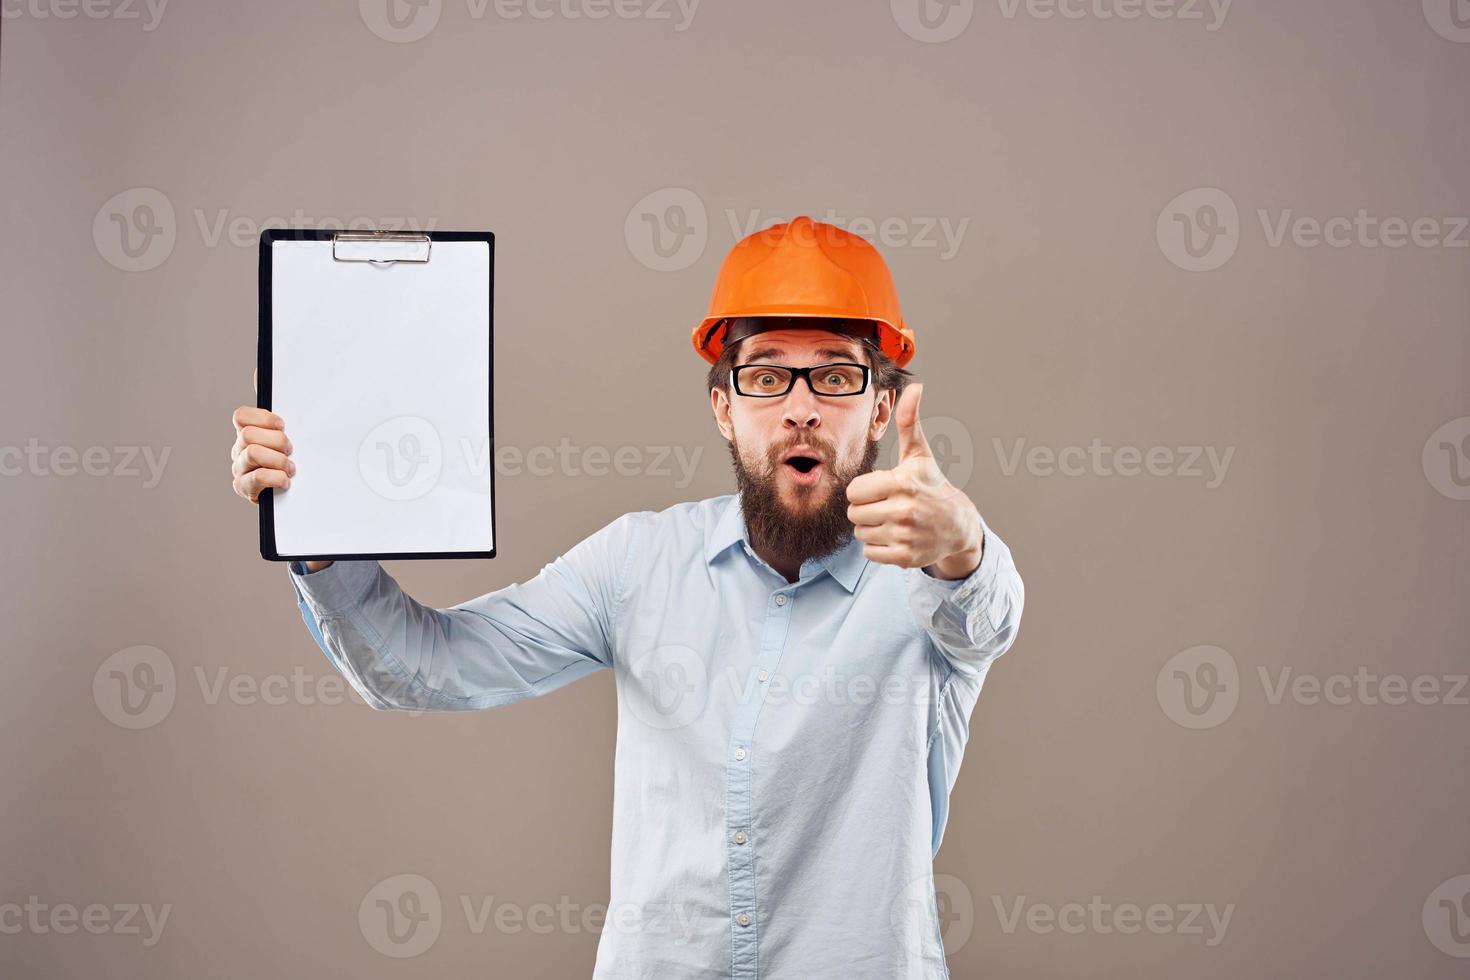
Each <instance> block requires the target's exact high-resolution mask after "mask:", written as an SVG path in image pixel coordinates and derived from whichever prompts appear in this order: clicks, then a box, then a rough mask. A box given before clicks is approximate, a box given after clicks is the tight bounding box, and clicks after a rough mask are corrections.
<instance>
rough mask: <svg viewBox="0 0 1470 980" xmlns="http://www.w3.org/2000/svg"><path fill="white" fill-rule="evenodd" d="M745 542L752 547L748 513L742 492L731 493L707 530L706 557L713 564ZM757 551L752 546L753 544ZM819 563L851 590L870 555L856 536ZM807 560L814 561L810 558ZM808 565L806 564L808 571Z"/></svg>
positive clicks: (854, 587) (817, 560)
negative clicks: (748, 528)
mask: <svg viewBox="0 0 1470 980" xmlns="http://www.w3.org/2000/svg"><path fill="white" fill-rule="evenodd" d="M742 542H743V543H744V545H745V546H746V547H747V548H750V536H749V533H748V532H747V530H746V527H745V514H744V512H743V511H742V510H741V507H740V494H738V493H736V494H732V495H731V496H730V498H729V500H728V502H727V503H726V504H725V506H724V510H723V512H722V513H721V514H720V516H719V519H718V520H717V521H716V522H715V524H714V526H713V527H711V528H709V529H708V530H707V531H705V541H704V559H705V561H706V562H707V563H709V564H713V563H714V561H715V559H716V558H718V557H720V555H722V554H724V553H725V552H726V551H727V550H729V549H730V548H731V547H733V546H734V545H735V544H737V543H742ZM750 550H751V552H752V553H754V550H755V549H753V548H750ZM816 563H817V564H818V565H820V566H821V567H822V568H825V569H826V570H827V574H829V575H831V576H832V577H833V578H834V579H836V580H837V582H838V584H840V585H841V586H842V587H843V588H844V589H846V590H847V591H848V592H852V591H853V590H855V589H856V588H857V584H858V579H860V578H862V575H863V569H865V568H867V567H868V559H867V556H866V555H864V554H863V543H862V542H861V541H859V540H858V539H857V538H849V539H848V541H847V543H846V544H844V545H843V546H842V547H841V548H839V549H837V550H836V551H835V552H833V553H832V554H830V555H827V556H826V557H825V558H818V559H816ZM808 564H811V563H810V562H808ZM805 568H806V566H803V570H804V571H805Z"/></svg>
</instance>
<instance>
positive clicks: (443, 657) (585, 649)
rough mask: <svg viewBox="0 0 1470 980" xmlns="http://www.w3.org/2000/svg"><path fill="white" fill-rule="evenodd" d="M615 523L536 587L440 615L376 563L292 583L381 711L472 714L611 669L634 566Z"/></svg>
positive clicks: (514, 588)
mask: <svg viewBox="0 0 1470 980" xmlns="http://www.w3.org/2000/svg"><path fill="white" fill-rule="evenodd" d="M627 529H628V523H627V522H626V521H621V520H620V521H618V522H614V524H612V525H609V526H608V527H606V528H604V529H603V530H602V531H601V532H599V533H598V534H596V535H594V536H593V537H591V538H589V539H587V540H585V541H583V542H582V543H580V544H579V545H577V547H575V548H574V549H572V551H570V552H568V553H567V554H566V555H563V556H562V557H560V558H558V559H556V560H555V561H553V562H551V563H550V564H548V565H546V566H545V567H544V568H542V570H541V572H540V573H539V574H537V575H536V576H535V577H534V578H532V579H530V580H528V581H526V582H524V583H520V584H517V585H510V586H506V587H505V588H502V589H499V590H497V591H495V592H491V593H488V594H486V595H482V596H480V597H479V598H476V599H471V600H469V601H468V602H463V603H460V604H459V605H456V606H453V607H450V608H446V609H436V608H433V607H430V606H426V605H424V604H423V603H420V602H418V601H417V600H415V599H413V598H412V597H411V596H409V595H408V594H407V593H405V592H404V591H403V590H402V589H401V588H400V587H399V585H398V583H397V582H396V581H395V580H394V579H393V577H392V576H391V575H389V574H388V573H387V572H386V571H384V570H383V568H382V567H381V566H380V565H379V564H378V563H377V562H364V561H339V562H334V563H330V565H329V567H324V568H322V569H321V570H319V571H314V572H309V573H306V574H302V573H301V566H300V565H299V564H293V567H292V569H291V581H292V584H293V586H294V587H295V589H296V592H297V597H298V602H299V604H300V606H301V611H302V616H303V618H304V619H305V621H306V624H307V626H308V628H310V629H311V631H312V633H313V636H314V637H315V638H316V639H317V642H318V643H319V644H320V646H321V647H322V650H323V651H324V652H325V653H326V655H327V657H328V659H329V660H331V662H332V663H333V665H334V666H336V667H337V668H338V670H340V671H341V672H342V673H343V674H344V675H345V676H346V677H347V678H348V680H349V681H350V682H351V683H352V684H353V686H354V687H355V688H356V689H357V690H358V692H359V693H360V694H362V696H363V698H364V700H366V701H367V702H368V703H369V704H372V705H373V706H374V707H379V708H400V709H405V710H414V711H464V710H474V709H478V708H488V707H493V706H495V705H500V704H508V703H510V702H512V701H519V700H522V699H524V698H528V697H536V696H539V695H541V694H545V693H548V692H550V691H553V690H555V689H557V688H558V687H561V686H562V685H564V684H567V683H570V682H571V681H573V680H576V679H577V678H579V677H582V676H584V675H586V674H588V673H591V672H593V671H595V670H598V669H600V668H603V667H610V666H611V665H612V648H613V642H612V621H613V619H614V617H615V614H616V604H617V597H618V594H619V583H620V581H621V579H620V578H619V576H617V575H615V574H614V571H616V570H620V569H622V568H623V566H624V564H625V562H624V561H623V558H624V557H625V556H626V555H627V554H628V549H629V542H628V539H627Z"/></svg>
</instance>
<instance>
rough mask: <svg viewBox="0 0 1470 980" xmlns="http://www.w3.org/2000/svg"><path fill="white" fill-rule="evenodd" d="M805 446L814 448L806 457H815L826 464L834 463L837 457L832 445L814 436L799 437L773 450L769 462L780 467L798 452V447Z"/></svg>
mask: <svg viewBox="0 0 1470 980" xmlns="http://www.w3.org/2000/svg"><path fill="white" fill-rule="evenodd" d="M803 445H806V446H811V447H812V448H811V450H810V452H808V453H806V455H815V456H816V458H817V459H819V460H821V461H822V462H824V463H830V462H832V460H833V458H834V457H835V455H836V453H835V450H834V449H833V447H832V445H831V444H830V443H827V442H824V441H823V440H821V439H817V438H814V437H812V436H806V437H800V436H798V437H796V438H794V439H788V440H786V442H784V443H782V444H781V445H779V446H776V447H774V448H772V449H771V451H770V453H769V454H768V457H769V462H770V463H771V464H772V465H773V466H779V465H781V464H782V463H784V462H785V461H786V458H787V457H788V456H790V455H791V454H792V453H794V452H796V449H797V447H798V446H803Z"/></svg>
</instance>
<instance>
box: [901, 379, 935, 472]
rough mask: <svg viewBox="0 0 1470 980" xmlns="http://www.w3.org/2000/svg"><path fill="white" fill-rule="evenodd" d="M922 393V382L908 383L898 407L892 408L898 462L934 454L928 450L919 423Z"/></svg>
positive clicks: (927, 443) (926, 441)
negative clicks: (896, 437) (896, 435)
mask: <svg viewBox="0 0 1470 980" xmlns="http://www.w3.org/2000/svg"><path fill="white" fill-rule="evenodd" d="M923 395H924V386H923V385H922V384H913V385H909V386H908V387H907V388H905V389H904V392H903V395H902V396H901V397H900V398H899V399H898V407H897V408H896V409H894V424H895V425H897V426H898V459H899V462H903V461H904V460H906V459H917V458H920V457H926V456H927V457H930V458H932V457H933V456H934V454H933V453H932V452H930V450H929V440H927V439H925V438H924V429H923V428H922V427H921V426H920V425H919V399H920V398H921V397H923Z"/></svg>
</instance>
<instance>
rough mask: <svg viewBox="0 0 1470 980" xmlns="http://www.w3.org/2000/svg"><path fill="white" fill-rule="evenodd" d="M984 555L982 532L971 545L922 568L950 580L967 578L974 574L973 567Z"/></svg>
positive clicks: (978, 563)
mask: <svg viewBox="0 0 1470 980" xmlns="http://www.w3.org/2000/svg"><path fill="white" fill-rule="evenodd" d="M984 556H985V537H984V534H983V533H982V535H981V538H980V540H979V541H978V542H977V543H976V544H975V545H974V546H973V547H970V548H966V549H964V550H963V551H957V552H955V553H954V554H952V555H950V556H948V557H946V558H941V559H940V560H939V561H937V562H935V563H934V564H933V565H930V566H929V567H928V568H926V569H924V571H926V572H928V573H929V574H931V575H933V576H934V577H935V578H942V579H947V580H950V581H954V580H955V579H962V578H969V577H970V576H971V575H973V574H974V572H975V569H977V568H979V567H980V560H981V558H983V557H984Z"/></svg>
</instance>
